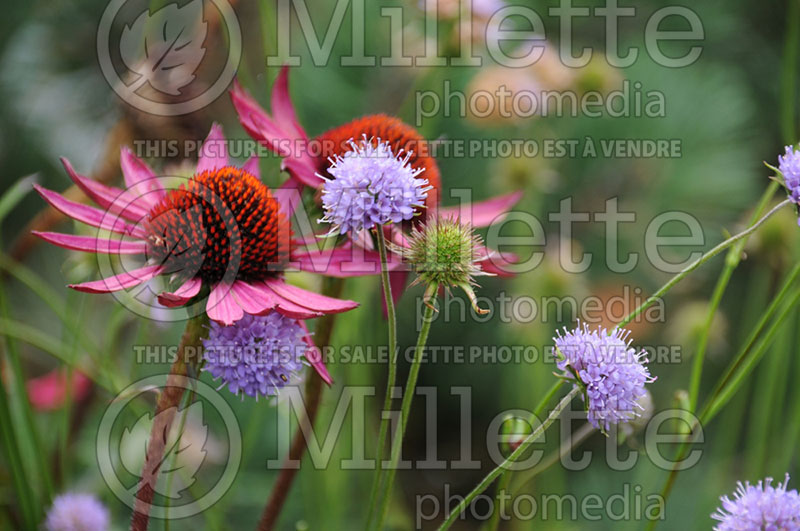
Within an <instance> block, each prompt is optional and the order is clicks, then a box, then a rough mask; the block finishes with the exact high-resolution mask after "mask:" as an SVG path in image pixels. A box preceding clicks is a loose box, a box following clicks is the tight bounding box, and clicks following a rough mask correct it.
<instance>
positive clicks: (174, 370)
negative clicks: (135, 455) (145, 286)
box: [131, 315, 208, 531]
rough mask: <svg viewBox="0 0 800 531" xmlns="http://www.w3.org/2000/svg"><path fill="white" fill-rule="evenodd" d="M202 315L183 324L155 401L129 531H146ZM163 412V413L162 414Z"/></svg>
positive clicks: (203, 319)
mask: <svg viewBox="0 0 800 531" xmlns="http://www.w3.org/2000/svg"><path fill="white" fill-rule="evenodd" d="M207 322H208V321H207V318H206V317H205V315H203V316H200V317H195V318H194V319H192V320H190V321H189V322H188V323H187V325H186V330H185V331H184V332H183V337H182V338H181V344H180V346H179V347H178V352H179V355H178V359H177V360H175V363H173V364H172V367H171V368H170V371H169V375H168V376H167V383H166V386H165V387H164V389H163V390H162V391H161V394H160V395H159V397H158V402H157V403H156V412H155V417H154V418H153V427H152V429H151V430H150V440H149V441H148V443H147V454H146V455H145V458H144V465H143V466H142V475H141V479H140V480H139V490H138V491H137V492H136V502H135V504H134V507H133V516H132V517H131V531H146V530H147V525H148V523H149V521H150V507H151V506H152V503H153V495H154V493H155V486H156V481H158V473H159V470H160V468H161V464H162V463H163V460H164V449H165V447H166V444H167V438H168V437H169V432H170V430H171V428H172V422H173V420H175V414H176V413H177V411H178V406H179V405H180V401H181V398H182V397H183V392H184V391H185V390H186V388H187V381H186V375H187V374H188V370H189V367H190V366H197V364H198V362H199V360H198V359H197V354H198V353H199V352H200V349H199V348H198V347H199V346H200V336H201V335H202V333H203V327H204V326H205V324H206V323H207ZM162 413H163V414H162Z"/></svg>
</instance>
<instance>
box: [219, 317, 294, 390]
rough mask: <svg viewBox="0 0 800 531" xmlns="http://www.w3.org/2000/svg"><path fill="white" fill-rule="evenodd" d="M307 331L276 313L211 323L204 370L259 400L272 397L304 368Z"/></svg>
mask: <svg viewBox="0 0 800 531" xmlns="http://www.w3.org/2000/svg"><path fill="white" fill-rule="evenodd" d="M307 337H308V332H307V331H306V329H305V328H304V327H303V326H302V325H301V324H300V323H299V322H298V321H296V320H294V319H290V318H289V317H285V316H283V315H281V314H279V313H277V312H271V313H269V314H267V315H263V316H254V315H248V314H245V316H244V317H243V318H242V319H241V320H239V321H237V322H236V324H234V325H232V326H222V325H220V324H218V323H216V322H213V321H212V322H211V325H210V328H209V333H208V338H207V339H204V340H203V346H204V347H205V353H204V355H203V359H204V360H205V365H204V367H203V369H204V370H206V371H208V372H210V373H211V375H212V376H213V377H214V378H215V379H219V380H221V381H222V386H221V387H224V386H225V385H227V386H228V389H229V390H230V391H231V392H232V393H233V394H239V392H240V391H241V392H242V393H243V394H245V395H249V396H252V397H255V398H256V399H258V397H259V396H267V397H268V396H275V395H277V394H278V390H280V389H281V388H282V387H284V386H285V385H286V384H287V383H289V382H290V381H293V380H294V381H296V379H297V378H298V373H299V371H300V370H301V369H302V368H303V355H304V354H305V353H306V351H307V350H308V348H309V345H308V343H307V341H306V338H307Z"/></svg>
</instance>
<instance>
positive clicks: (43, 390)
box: [25, 369, 92, 411]
mask: <svg viewBox="0 0 800 531" xmlns="http://www.w3.org/2000/svg"><path fill="white" fill-rule="evenodd" d="M67 373H68V371H66V370H64V369H55V370H52V371H50V372H48V373H47V374H43V375H42V376H37V377H36V378H31V379H30V380H28V381H27V382H26V383H25V388H26V390H27V392H28V400H29V401H30V403H31V406H33V408H34V409H35V410H37V411H53V410H56V409H59V408H60V407H62V406H63V405H64V402H65V401H66V400H67V395H68V394H69V396H70V399H71V401H73V402H80V401H82V400H83V399H84V398H86V396H87V395H88V394H89V391H91V388H92V382H91V380H89V378H87V377H86V375H85V374H83V373H82V372H80V371H72V372H71V373H69V379H68V378H67ZM68 391H69V393H68Z"/></svg>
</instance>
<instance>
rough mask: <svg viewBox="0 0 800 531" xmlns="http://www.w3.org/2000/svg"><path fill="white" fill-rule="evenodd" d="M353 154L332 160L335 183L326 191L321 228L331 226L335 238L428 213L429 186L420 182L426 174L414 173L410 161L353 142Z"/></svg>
mask: <svg viewBox="0 0 800 531" xmlns="http://www.w3.org/2000/svg"><path fill="white" fill-rule="evenodd" d="M350 145H351V146H352V148H353V149H352V151H348V152H347V153H345V154H344V156H343V157H338V156H337V157H334V158H333V159H331V166H330V167H329V168H328V173H329V174H330V175H331V177H332V178H331V177H326V176H324V175H319V174H318V176H319V177H320V178H322V179H324V180H325V182H324V184H323V185H322V208H323V210H324V211H325V216H324V217H323V218H322V219H320V220H319V221H320V223H331V224H332V225H333V229H332V231H331V234H336V233H341V234H346V233H348V232H351V233H352V232H358V231H362V230H369V229H371V228H372V227H375V226H376V225H382V224H384V223H389V222H392V223H399V222H401V221H404V220H409V219H411V218H412V217H414V212H415V209H418V208H423V207H424V206H425V205H424V203H425V198H426V197H427V195H428V190H430V188H431V187H430V186H428V181H427V180H426V179H420V178H418V177H417V176H418V175H419V174H420V173H421V172H422V168H420V169H416V170H415V169H414V168H412V167H411V166H410V165H409V163H408V160H409V158H410V156H411V153H410V152H406V154H405V156H401V153H398V154H395V153H393V152H392V148H391V147H390V146H389V143H388V142H381V140H380V139H377V142H376V141H375V140H374V139H369V140H368V139H367V137H366V135H365V136H364V137H363V138H362V140H361V142H359V143H355V142H352V141H351V142H350Z"/></svg>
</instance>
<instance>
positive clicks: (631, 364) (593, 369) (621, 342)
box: [553, 324, 655, 432]
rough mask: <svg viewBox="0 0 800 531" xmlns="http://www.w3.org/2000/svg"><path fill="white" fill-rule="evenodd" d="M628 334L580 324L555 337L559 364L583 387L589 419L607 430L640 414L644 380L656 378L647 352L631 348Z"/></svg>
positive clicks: (567, 377)
mask: <svg viewBox="0 0 800 531" xmlns="http://www.w3.org/2000/svg"><path fill="white" fill-rule="evenodd" d="M628 335H629V334H628V332H627V331H626V330H622V329H619V328H615V329H613V330H612V331H611V332H610V333H609V331H608V330H606V329H605V328H599V329H597V330H589V327H588V326H587V325H585V324H584V325H583V326H581V325H580V324H578V326H577V327H576V328H575V329H574V330H571V331H568V330H567V329H566V328H565V329H564V334H563V335H562V334H561V333H560V332H558V333H557V335H556V337H555V338H553V341H555V346H556V348H557V349H558V354H559V356H560V358H559V359H558V361H557V362H556V365H557V366H558V368H559V370H561V371H562V373H563V377H564V378H566V379H568V380H571V381H573V382H574V383H575V385H576V386H577V387H579V388H580V389H581V390H582V391H583V395H584V400H585V401H586V407H587V410H588V420H589V422H590V423H591V424H592V425H593V426H594V427H595V428H597V429H600V430H603V431H604V432H607V431H608V429H609V427H610V426H611V425H612V424H620V423H625V422H629V421H631V420H633V419H634V418H636V417H638V416H639V415H640V411H641V410H642V409H643V408H642V405H641V404H640V400H641V399H642V397H644V396H645V394H646V390H645V384H647V383H650V382H652V381H654V380H655V379H654V378H652V377H651V376H650V372H649V371H648V370H647V367H646V366H645V365H644V363H645V361H646V360H645V359H644V357H645V352H644V351H643V350H642V351H637V350H636V349H634V348H631V346H630V344H631V340H630V339H629V338H628Z"/></svg>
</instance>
